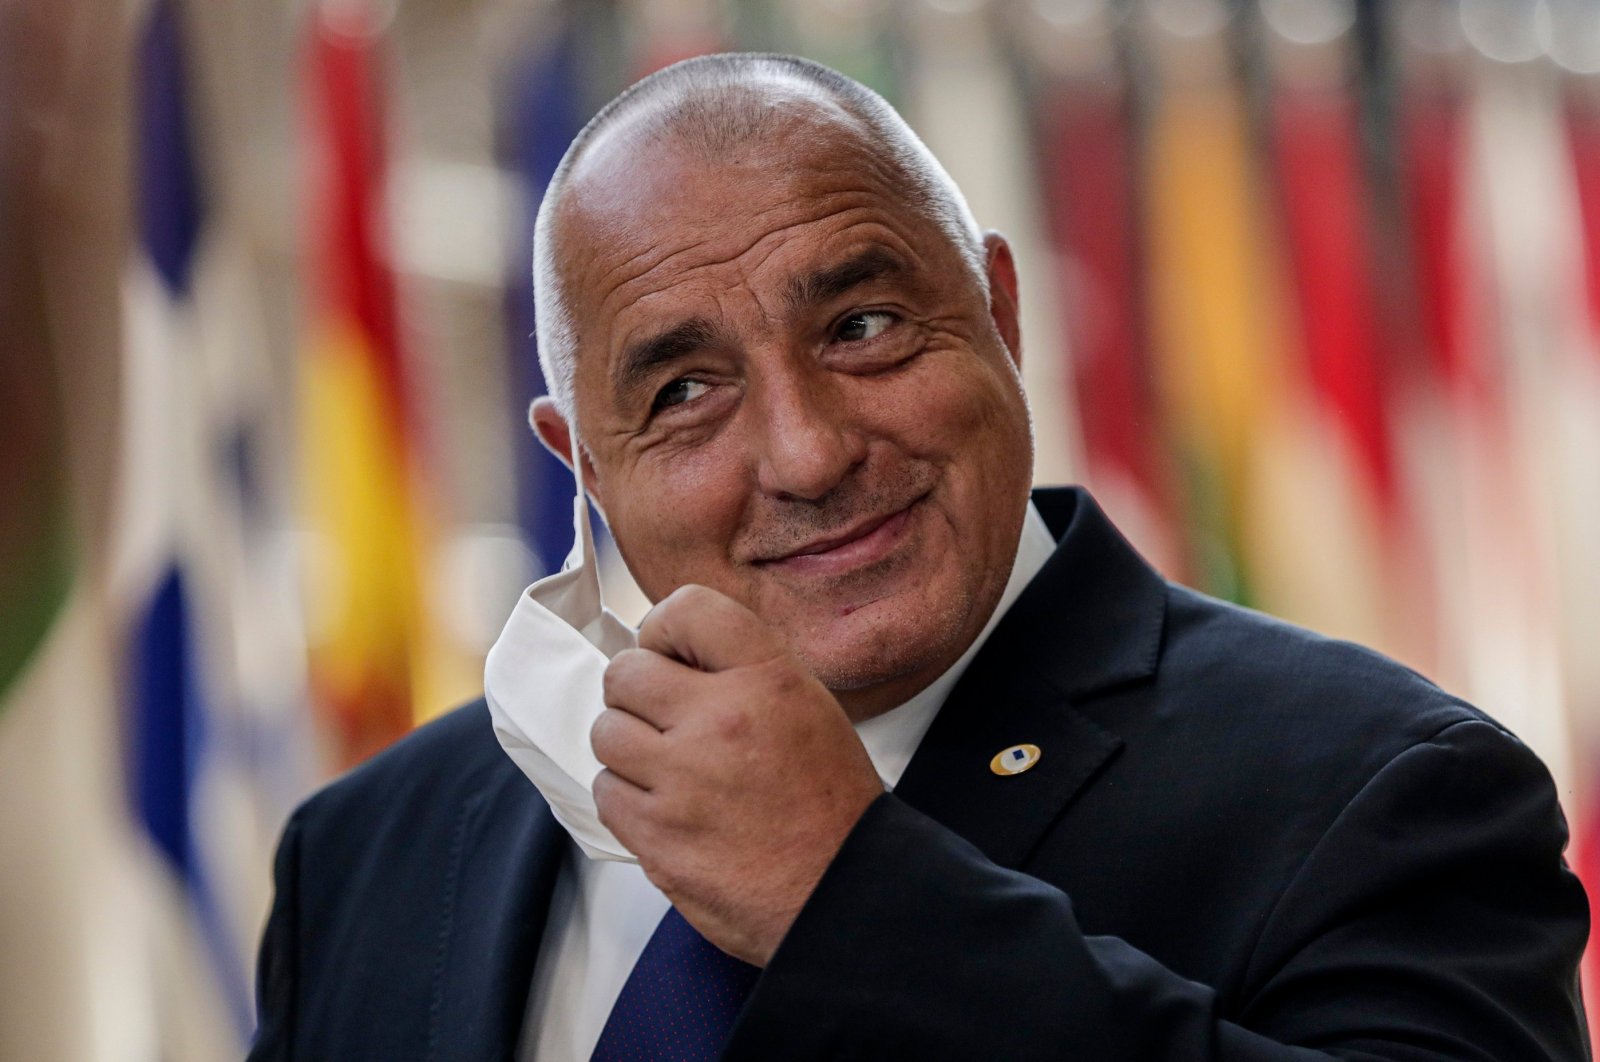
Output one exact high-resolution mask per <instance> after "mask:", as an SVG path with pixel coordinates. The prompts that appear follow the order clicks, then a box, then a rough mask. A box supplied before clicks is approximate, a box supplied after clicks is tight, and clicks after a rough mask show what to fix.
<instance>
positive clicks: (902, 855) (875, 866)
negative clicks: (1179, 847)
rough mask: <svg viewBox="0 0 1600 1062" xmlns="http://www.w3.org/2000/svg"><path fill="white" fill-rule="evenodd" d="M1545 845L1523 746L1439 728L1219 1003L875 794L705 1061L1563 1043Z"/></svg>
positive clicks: (1573, 897) (1563, 1051) (1567, 979)
mask: <svg viewBox="0 0 1600 1062" xmlns="http://www.w3.org/2000/svg"><path fill="white" fill-rule="evenodd" d="M1069 814H1070V812H1069ZM1565 840H1566V828H1565V825H1564V823H1563V821H1562V819H1561V814H1560V810H1559V808H1558V807H1557V805H1556V801H1555V794H1554V790H1553V786H1552V785H1551V784H1550V780H1549V776H1548V774H1547V773H1546V772H1545V770H1544V768H1543V766H1542V764H1540V763H1539V761H1538V760H1537V758H1536V757H1534V756H1533V754H1532V753H1531V752H1529V751H1528V750H1527V749H1526V748H1525V747H1523V746H1522V745H1521V744H1520V743H1518V742H1517V741H1516V740H1515V739H1514V738H1511V737H1510V736H1509V735H1507V734H1505V733H1504V732H1503V731H1501V730H1500V729H1498V728H1497V727H1495V726H1493V725H1492V724H1489V723H1486V722H1482V721H1478V720H1473V721H1468V722H1459V723H1456V724H1454V725H1452V726H1449V727H1447V728H1446V729H1444V730H1443V731H1441V732H1440V733H1438V734H1437V735H1435V736H1434V737H1433V738H1432V739H1431V740H1427V741H1424V742H1422V743H1420V744H1417V745H1414V746H1412V747H1410V748H1408V749H1407V750H1405V751H1404V752H1402V753H1401V754H1400V755H1398V756H1396V757H1395V758H1394V759H1393V760H1391V761H1390V762H1389V763H1387V764H1386V765H1385V766H1384V767H1383V768H1382V769H1381V770H1379V771H1378V772H1377V773H1376V774H1375V775H1374V776H1373V777H1372V778H1371V779H1370V780H1369V781H1368V782H1367V783H1366V784H1365V785H1364V786H1363V787H1362V788H1361V789H1360V791H1359V793H1358V794H1357V795H1356V796H1355V798H1354V799H1352V800H1351V801H1350V802H1349V803H1348V804H1347V805H1346V806H1345V807H1344V808H1343V809H1342V811H1341V812H1340V813H1339V814H1338V815H1337V816H1336V817H1335V818H1334V819H1333V821H1332V824H1331V825H1330V826H1329V827H1328V828H1327V829H1326V831H1325V832H1323V833H1322V834H1321V836H1320V837H1318V838H1317V839H1316V840H1315V842H1314V843H1313V844H1311V845H1310V846H1309V847H1308V848H1307V849H1306V853H1305V857H1304V860H1303V861H1302V863H1301V864H1300V866H1299V869H1298V871H1297V872H1296V873H1295V874H1294V876H1293V878H1292V879H1291V880H1290V882H1289V884H1288V885H1287V887H1286V888H1285V889H1284V890H1283V891H1282V892H1281V893H1280V894H1279V895H1278V897H1277V899H1276V902H1275V904H1274V906H1273V908H1272V909H1271V910H1270V911H1269V912H1266V913H1265V915H1264V917H1263V919H1262V921H1261V923H1260V926H1261V928H1260V932H1259V933H1258V934H1257V936H1256V937H1255V939H1254V941H1253V942H1247V944H1248V946H1249V947H1250V949H1251V951H1250V954H1251V958H1250V960H1249V962H1248V964H1247V968H1246V970H1245V971H1244V973H1243V976H1242V979H1241V984H1240V985H1238V986H1232V987H1231V988H1230V989H1229V992H1228V998H1227V999H1226V1000H1224V998H1223V996H1222V995H1221V994H1220V993H1219V992H1218V991H1217V990H1216V989H1215V988H1214V987H1212V986H1207V985H1204V984H1199V983H1196V982H1194V981H1191V980H1187V979H1185V978H1184V977H1181V976H1179V975H1178V974H1176V973H1174V972H1173V971H1171V970H1169V969H1167V968H1165V967H1163V966H1162V965H1161V964H1160V963H1159V962H1158V961H1157V960H1156V959H1154V958H1152V957H1151V956H1150V955H1149V954H1147V953H1145V952H1142V951H1140V950H1139V949H1137V948H1135V947H1133V946H1131V945H1130V944H1128V943H1127V942H1125V941H1123V940H1121V939H1118V938H1116V937H1113V936H1099V935H1093V934H1091V933H1086V932H1085V931H1084V928H1083V926H1082V925H1081V924H1080V922H1079V919H1078V917H1077V915H1076V914H1075V912H1074V909H1073V903H1072V900H1071V897H1070V896H1069V895H1068V893H1067V892H1064V891H1062V890H1061V889H1059V888H1056V887H1054V886H1052V885H1050V884H1047V883H1046V882H1043V881H1040V880H1038V879H1036V878H1033V877H1030V876H1028V875H1027V874H1025V873H1019V872H1017V871H1012V870H1008V869H1004V868H1002V867H999V866H997V865H995V864H994V863H992V862H989V861H988V860H987V859H986V858H985V857H984V856H983V855H982V853H980V852H979V851H978V850H977V849H976V848H975V847H973V846H972V845H970V844H968V843H967V842H966V841H964V840H962V839H961V838H960V837H958V836H956V835H955V834H954V833H952V832H951V831H949V830H947V829H946V828H944V827H943V826H940V825H939V824H938V823H936V822H934V821H933V820H931V819H929V818H927V817H926V816H924V815H922V814H920V813H919V812H917V811H915V810H913V809H912V808H911V807H909V806H908V805H906V804H905V803H903V802H902V801H900V800H898V799H896V798H895V797H893V796H892V795H886V796H884V797H882V798H880V799H879V800H878V801H877V802H875V803H874V804H873V805H872V806H871V807H870V808H869V810H868V811H867V813H866V814H865V815H864V816H863V818H862V819H861V821H860V822H859V823H858V824H857V826H856V829H855V830H854V831H853V833H852V834H851V836H850V837H849V838H848V839H847V841H846V843H845V845H844V847H843V848H842V849H841V850H840V852H839V854H838V856H837V857H836V858H835V860H834V862H833V864H832V865H831V866H830V868H829V870H828V871H827V873H826V874H825V875H824V877H823V879H822V881H821V882H820V883H819V884H818V887H817V889H816V891H815V892H814V894H813V895H812V897H811V898H810V900H809V901H808V902H807V904H806V906H805V908H804V909H803V910H802V912H801V914H800V916H799V918H798V919H797V920H796V922H795V925H794V926H793V927H792V928H791V930H790V932H789V934H788V936H787V937H786V938H785V940H784V942H783V944H782V945H781V946H780V947H779V949H778V951H777V953H776V954H775V955H774V956H773V960H772V962H771V963H770V964H769V965H768V967H767V969H766V971H765V972H764V974H763V976H762V979H761V981H760V983H759V984H758V986H757V989H756V991H755V993H754V995H753V996H752V997H751V1000H750V1002H749V1005H748V1006H747V1008H746V1011H745V1013H744V1015H743V1017H742V1018H741V1021H740V1024H739V1026H738V1028H737V1029H736V1031H735V1034H734V1038H733V1040H732V1042H731V1043H730V1046H729V1050H728V1053H727V1055H726V1056H725V1057H727V1058H729V1059H745V1058H752V1059H753V1058H762V1059H773V1060H776V1059H803V1058H804V1059H811V1058H837V1059H848V1058H919V1059H944V1058H952V1059H954V1058H982V1057H995V1058H1006V1059H1015V1060H1027V1059H1064V1058H1077V1059H1095V1060H1117V1059H1130V1060H1134V1059H1136V1060H1159V1059H1174V1060H1179V1059H1182V1060H1209V1059H1218V1060H1257V1059H1260V1060H1268V1059H1313V1058H1317V1059H1323V1058H1330V1057H1331V1058H1344V1059H1483V1060H1512V1059H1515V1060H1528V1062H1532V1060H1537V1059H1561V1060H1576V1059H1584V1058H1587V1057H1589V1048H1588V1042H1587V1040H1588V1038H1587V1033H1586V1031H1585V1028H1584V1024H1583V1017H1582V1007H1581V1003H1580V1000H1579V998H1578V991H1577V985H1576V968H1577V962H1578V958H1579V955H1580V954H1581V952H1582V949H1583V944H1584V940H1585V937H1586V935H1587V932H1588V908H1587V903H1586V901H1585V899H1584V894H1583V890H1582V888H1581V886H1579V885H1578V883H1577V880H1576V879H1575V878H1574V877H1573V876H1572V874H1571V873H1570V872H1569V871H1568V870H1567V869H1566V867H1565V866H1564V865H1563V863H1562V861H1561V849H1562V847H1563V845H1564V844H1565ZM1128 842H1129V843H1130V844H1137V843H1138V839H1137V838H1129V839H1128ZM1047 843H1048V842H1047ZM1195 872H1196V873H1197V874H1203V873H1204V872H1205V870H1204V868H1203V867H1197V868H1195Z"/></svg>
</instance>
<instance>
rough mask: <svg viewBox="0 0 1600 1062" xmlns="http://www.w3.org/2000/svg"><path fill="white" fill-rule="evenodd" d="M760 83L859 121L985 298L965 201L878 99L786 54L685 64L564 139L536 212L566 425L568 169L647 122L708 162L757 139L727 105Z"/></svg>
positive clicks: (571, 335) (571, 357)
mask: <svg viewBox="0 0 1600 1062" xmlns="http://www.w3.org/2000/svg"><path fill="white" fill-rule="evenodd" d="M762 84H768V85H778V86H783V87H789V88H793V89H797V90H799V91H801V92H802V93H804V94H806V95H812V96H816V97H818V98H819V99H820V100H823V101H827V102H831V103H833V104H835V105H836V106H838V107H839V108H840V109H841V110H843V111H844V112H845V113H846V114H848V115H849V116H851V117H853V118H855V119H856V120H857V121H859V122H860V123H861V124H862V125H863V126H864V127H865V128H866V130H867V131H868V132H869V133H871V134H872V136H873V137H874V139H875V145H874V146H875V147H876V148H877V149H878V150H880V151H881V152H882V156H883V158H884V160H885V161H886V162H887V163H888V164H889V166H890V167H891V168H892V170H893V171H894V172H895V173H896V175H897V176H899V177H900V178H901V179H902V180H903V181H904V182H905V186H906V190H907V193H908V198H909V199H910V200H911V204H912V206H913V207H915V208H918V209H920V210H921V211H922V212H923V213H924V214H925V215H926V216H927V217H928V218H930V219H931V220H932V221H933V222H934V223H935V224H936V225H938V226H939V228H940V229H941V230H943V232H944V233H945V234H946V235H947V236H948V237H949V239H950V242H951V243H952V244H953V245H954V246H955V248H956V250H957V251H959V252H960V254H961V257H962V260H963V262H964V263H965V264H966V266H967V268H968V269H969V270H970V271H971V273H972V275H973V277H974V279H975V280H976V282H977V283H978V285H979V286H980V287H981V288H982V289H983V290H984V294H985V296H987V294H988V276H987V273H986V270H985V268H984V252H983V232H982V230H981V229H980V228H979V227H978V222H977V220H976V219H975V218H974V217H973V216H972V209H971V208H970V207H969V206H968V205H967V200H966V197H965V196H963V195H962V194H961V189H960V188H958V187H956V183H955V181H953V180H951V178H950V175H949V174H948V173H947V172H945V169H944V167H943V166H942V165H940V164H939V160H938V159H936V158H934V156H933V152H931V151H929V150H928V148H927V145H925V144H924V143H923V142H922V140H921V139H920V138H919V137H918V136H917V134H916V133H914V132H912V130H911V127H910V126H908V125H907V124H906V122H905V119H904V118H901V117H900V115H899V113H898V112H897V111H895V109H894V108H893V107H891V106H889V104H888V102H887V101H886V100H884V98H883V97H882V96H880V95H878V94H877V93H876V92H874V91H872V90H871V89H869V88H867V87H866V86H865V85H863V84H861V83H860V82H858V81H855V80H854V79H852V78H849V77H846V76H845V75H843V74H841V73H839V72H838V71H836V70H832V69H830V68H828V67H826V66H823V65H822V64H821V63H814V62H812V61H811V60H809V59H801V58H798V57H796V56H792V55H777V54H767V53H757V52H729V53H723V54H720V55H703V56H699V57H697V58H694V59H686V60H684V61H683V62H681V63H675V64H673V65H672V66H669V67H666V68H665V69H663V70H659V71H657V72H656V73H654V74H651V75H650V76H649V77H646V78H644V79H643V80H641V81H638V82H636V83H635V84H634V85H632V86H631V87H629V88H628V89H626V90H625V91H624V92H623V93H622V94H621V95H619V96H618V97H617V98H616V99H614V100H612V101H611V102H610V103H608V104H606V105H605V107H603V108H601V110H600V112H599V113H598V114H596V115H595V116H594V117H593V118H591V119H590V120H589V123H588V124H587V125H585V126H584V127H583V130H582V131H581V132H579V133H578V135H577V136H576V137H575V138H573V141H572V143H571V145H569V146H568V148H567V151H566V154H565V155H563V156H562V157H561V164H560V165H559V166H557V167H556V171H555V175H554V176H553V177H552V178H551V179H550V185H549V187H548V188H547V189H546V190H545V194H544V200H543V202H542V203H541V204H540V205H539V217H538V221H537V222H536V224H535V225H534V235H533V288H534V313H535V320H536V322H537V339H538V346H539V368H540V369H541V370H542V371H543V373H544V379H545V385H546V387H547V388H549V391H550V395H551V397H552V398H554V399H555V401H556V405H557V407H558V408H559V409H560V410H561V413H562V415H563V416H564V417H566V418H567V422H568V423H569V424H573V423H574V422H573V415H574V412H575V410H574V408H573V404H572V391H573V375H574V373H575V371H576V362H577V347H578V331H577V327H576V322H575V321H574V320H573V316H572V312H571V308H570V306H569V305H568V302H567V299H566V297H565V294H564V292H563V290H562V279H561V272H560V269H559V266H558V263H557V261H556V257H557V256H556V251H555V239H554V231H553V230H554V227H555V219H556V216H557V215H558V213H559V212H560V209H561V201H562V199H563V198H564V194H563V193H564V191H565V189H566V185H567V183H568V179H569V178H570V176H571V174H572V171H573V169H574V168H575V167H576V166H577V164H578V162H579V161H580V160H581V159H582V157H583V155H584V153H585V152H586V151H587V150H588V148H589V147H590V146H591V145H593V143H594V142H595V141H596V140H597V139H598V138H599V137H600V136H601V134H603V133H605V132H606V131H608V130H610V129H612V128H613V127H616V126H618V125H620V124H621V123H622V122H623V121H624V120H626V119H629V118H634V117H638V116H648V118H649V119H651V120H652V121H653V122H655V123H657V124H658V128H659V133H660V135H662V136H663V137H665V138H667V139H674V140H677V141H679V142H682V143H687V144H688V145H690V146H691V147H694V148H697V149H699V150H701V151H703V152H705V153H707V154H708V155H714V154H715V153H716V152H717V151H718V150H720V149H722V148H725V147H727V146H730V145H731V144H733V143H735V142H737V141H740V140H744V139H747V138H749V137H750V136H752V135H754V134H756V133H758V132H759V131H760V130H761V128H762V125H763V123H764V121H766V120H767V119H766V117H765V115H766V114H767V113H768V112H767V111H766V110H765V109H764V108H759V107H750V106H740V105H739V103H738V101H737V100H736V99H735V98H734V97H735V96H736V95H737V94H738V93H739V92H740V90H748V89H751V88H753V87H756V86H759V85H762ZM575 426H576V425H575V424H574V427H575Z"/></svg>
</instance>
